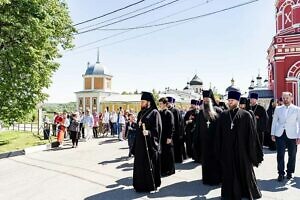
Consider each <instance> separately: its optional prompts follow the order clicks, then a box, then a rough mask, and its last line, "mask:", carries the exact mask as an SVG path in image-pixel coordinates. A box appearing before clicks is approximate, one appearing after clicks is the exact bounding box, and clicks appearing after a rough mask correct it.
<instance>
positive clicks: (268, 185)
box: [257, 177, 300, 192]
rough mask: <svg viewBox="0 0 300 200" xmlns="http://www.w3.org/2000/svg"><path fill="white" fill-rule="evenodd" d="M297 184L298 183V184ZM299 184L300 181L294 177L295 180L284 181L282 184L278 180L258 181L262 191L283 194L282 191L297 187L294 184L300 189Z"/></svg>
mask: <svg viewBox="0 0 300 200" xmlns="http://www.w3.org/2000/svg"><path fill="white" fill-rule="evenodd" d="M293 182H294V183H293ZM297 182H298V184H297ZM299 182H300V180H299V178H298V177H294V179H292V180H287V179H284V181H282V182H278V181H277V178H276V179H270V180H257V183H258V187H259V189H260V190H262V191H268V192H282V191H285V190H288V186H289V185H292V187H295V186H293V184H295V185H298V187H299Z"/></svg>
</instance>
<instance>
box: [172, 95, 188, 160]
mask: <svg viewBox="0 0 300 200" xmlns="http://www.w3.org/2000/svg"><path fill="white" fill-rule="evenodd" d="M167 99H168V109H169V110H170V111H171V112H172V113H173V116H174V126H175V132H174V135H173V144H174V156H175V163H182V162H183V160H184V159H186V152H185V147H184V125H183V117H182V115H181V113H180V111H179V110H178V109H177V108H176V107H175V105H174V104H175V99H174V98H173V97H167Z"/></svg>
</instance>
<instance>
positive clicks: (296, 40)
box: [267, 0, 300, 105]
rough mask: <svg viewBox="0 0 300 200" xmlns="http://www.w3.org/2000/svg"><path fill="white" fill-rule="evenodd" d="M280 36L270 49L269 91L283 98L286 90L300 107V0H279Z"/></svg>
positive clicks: (277, 14) (278, 25) (277, 31)
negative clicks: (282, 95)
mask: <svg viewBox="0 0 300 200" xmlns="http://www.w3.org/2000/svg"><path fill="white" fill-rule="evenodd" d="M275 7H276V9H275V11H276V13H275V19H276V35H275V36H274V37H273V41H272V43H271V45H270V47H269V49H268V58H267V59H268V80H269V84H268V85H269V89H271V90H273V93H274V97H275V98H279V97H281V94H282V92H283V91H290V92H292V93H293V95H294V104H296V105H300V0H276V3H275Z"/></svg>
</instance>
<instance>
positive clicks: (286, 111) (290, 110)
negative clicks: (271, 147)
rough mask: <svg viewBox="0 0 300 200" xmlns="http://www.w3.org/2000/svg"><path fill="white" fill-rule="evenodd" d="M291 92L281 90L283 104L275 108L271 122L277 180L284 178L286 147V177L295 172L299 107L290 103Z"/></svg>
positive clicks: (299, 139)
mask: <svg viewBox="0 0 300 200" xmlns="http://www.w3.org/2000/svg"><path fill="white" fill-rule="evenodd" d="M292 96H293V95H292V93H290V92H283V93H282V98H283V105H282V106H278V107H277V108H276V109H275V112H274V116H273V122H272V131H271V135H272V140H273V141H276V146H277V169H278V174H279V176H278V181H279V182H281V181H283V179H284V175H285V172H284V155H285V149H286V148H287V149H288V155H289V159H288V163H287V171H286V172H287V176H286V178H287V179H291V178H292V173H294V172H295V164H296V153H297V145H298V144H300V108H299V107H297V106H295V105H293V104H292Z"/></svg>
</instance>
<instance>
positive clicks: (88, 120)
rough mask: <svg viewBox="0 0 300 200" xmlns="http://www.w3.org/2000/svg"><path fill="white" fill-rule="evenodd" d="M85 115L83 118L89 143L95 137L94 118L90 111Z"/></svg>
mask: <svg viewBox="0 0 300 200" xmlns="http://www.w3.org/2000/svg"><path fill="white" fill-rule="evenodd" d="M85 113H86V115H85V116H84V118H83V125H84V133H85V135H86V136H85V138H86V141H89V140H90V139H92V136H93V126H94V118H93V116H92V115H91V114H90V111H89V110H87V111H86V112H85Z"/></svg>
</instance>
